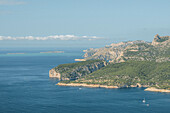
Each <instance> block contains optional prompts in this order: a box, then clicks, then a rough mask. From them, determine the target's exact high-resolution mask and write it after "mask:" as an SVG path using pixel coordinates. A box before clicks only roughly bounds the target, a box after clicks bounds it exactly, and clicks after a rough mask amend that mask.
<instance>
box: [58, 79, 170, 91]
mask: <svg viewBox="0 0 170 113" xmlns="http://www.w3.org/2000/svg"><path fill="white" fill-rule="evenodd" d="M56 85H59V86H72V87H90V88H108V89H118V88H119V87H118V86H107V85H100V84H86V83H60V82H59V83H57V84H56ZM132 87H134V86H132ZM144 91H153V92H162V93H170V90H168V89H157V88H155V87H150V88H146V89H145V90H144Z"/></svg>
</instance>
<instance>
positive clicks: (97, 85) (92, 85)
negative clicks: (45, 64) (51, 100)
mask: <svg viewBox="0 0 170 113" xmlns="http://www.w3.org/2000/svg"><path fill="white" fill-rule="evenodd" d="M56 85H59V86H74V87H78V86H81V87H91V88H110V89H115V88H119V87H117V86H107V85H100V84H85V83H81V84H80V83H68V84H66V83H57V84H56Z"/></svg>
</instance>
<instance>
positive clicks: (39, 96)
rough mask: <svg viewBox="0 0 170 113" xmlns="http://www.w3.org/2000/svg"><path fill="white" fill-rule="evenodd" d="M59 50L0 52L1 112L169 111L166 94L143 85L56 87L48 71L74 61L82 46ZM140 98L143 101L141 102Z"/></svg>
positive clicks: (146, 112)
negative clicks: (22, 53) (11, 53)
mask: <svg viewBox="0 0 170 113" xmlns="http://www.w3.org/2000/svg"><path fill="white" fill-rule="evenodd" d="M57 50H59V49H57ZM57 50H56V51H57ZM60 50H63V51H65V53H56V54H45V55H44V54H43V55H42V54H36V55H35V54H34V55H9V56H3V55H0V105H1V106H0V112H1V113H87V112H88V113H136V112H138V113H168V112H169V106H170V94H167V93H156V92H146V91H144V89H143V88H129V89H104V88H85V87H62V86H56V85H55V84H56V83H57V82H58V80H57V79H50V78H49V77H48V71H49V70H50V69H51V68H53V67H55V66H57V65H59V64H63V63H72V62H75V61H74V59H75V58H81V57H82V55H83V53H82V52H81V50H83V49H80V48H77V49H73V48H72V49H65V48H60ZM41 51H42V49H39V50H38V49H37V50H35V51H30V53H38V52H41ZM46 51H48V50H46ZM8 52H10V50H8ZM13 52H16V53H17V52H28V51H24V50H18V51H13ZM1 53H2V52H1ZM144 98H145V99H146V103H143V102H142V100H143V99H144Z"/></svg>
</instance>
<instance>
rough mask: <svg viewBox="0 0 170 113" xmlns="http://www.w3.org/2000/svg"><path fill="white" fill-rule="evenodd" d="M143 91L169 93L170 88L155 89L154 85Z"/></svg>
mask: <svg viewBox="0 0 170 113" xmlns="http://www.w3.org/2000/svg"><path fill="white" fill-rule="evenodd" d="M145 91H153V92H164V93H170V90H168V89H157V88H155V87H149V88H146V89H145Z"/></svg>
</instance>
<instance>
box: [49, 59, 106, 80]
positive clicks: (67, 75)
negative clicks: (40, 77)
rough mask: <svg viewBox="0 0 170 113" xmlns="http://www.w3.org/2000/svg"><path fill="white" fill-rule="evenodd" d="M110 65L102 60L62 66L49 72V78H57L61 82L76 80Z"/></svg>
mask: <svg viewBox="0 0 170 113" xmlns="http://www.w3.org/2000/svg"><path fill="white" fill-rule="evenodd" d="M107 64H108V63H107V62H106V61H101V60H93V61H91V60H89V61H84V62H77V63H71V64H61V65H59V66H57V67H55V68H53V69H51V70H50V71H49V77H55V78H58V79H59V80H76V79H78V78H80V77H82V76H85V75H88V74H90V73H92V72H94V71H96V70H98V69H101V68H102V67H104V66H106V65H107Z"/></svg>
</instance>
